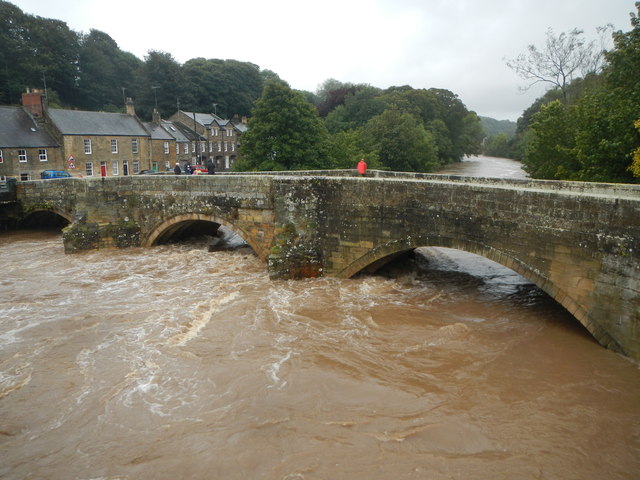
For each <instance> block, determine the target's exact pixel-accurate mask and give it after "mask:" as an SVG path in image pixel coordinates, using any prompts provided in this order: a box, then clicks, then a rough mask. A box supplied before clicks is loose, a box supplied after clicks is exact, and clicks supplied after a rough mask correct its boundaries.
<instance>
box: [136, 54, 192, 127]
mask: <svg viewBox="0 0 640 480" xmlns="http://www.w3.org/2000/svg"><path fill="white" fill-rule="evenodd" d="M184 85H185V80H184V75H183V71H182V68H181V66H180V64H179V63H178V62H177V61H176V60H174V58H173V56H172V55H171V54H170V53H167V52H158V51H154V50H152V51H150V52H149V53H148V55H147V56H146V57H145V62H144V65H143V66H142V68H141V69H140V76H139V77H138V81H137V92H138V95H137V97H136V98H135V101H136V113H137V114H138V115H139V116H140V117H142V118H147V119H151V117H152V115H151V112H152V111H153V109H154V108H155V105H156V103H157V105H158V110H159V111H160V112H161V113H162V114H163V116H168V115H170V114H171V113H172V112H175V111H176V100H177V99H179V98H181V97H182V98H184V96H186V92H185V91H184Z"/></svg>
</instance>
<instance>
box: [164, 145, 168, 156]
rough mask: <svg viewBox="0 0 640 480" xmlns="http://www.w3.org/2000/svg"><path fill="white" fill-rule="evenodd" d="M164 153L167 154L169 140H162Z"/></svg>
mask: <svg viewBox="0 0 640 480" xmlns="http://www.w3.org/2000/svg"><path fill="white" fill-rule="evenodd" d="M164 154H165V155H169V142H164Z"/></svg>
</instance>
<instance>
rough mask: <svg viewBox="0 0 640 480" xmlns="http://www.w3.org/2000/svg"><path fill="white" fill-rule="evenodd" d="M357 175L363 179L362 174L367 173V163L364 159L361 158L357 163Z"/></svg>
mask: <svg viewBox="0 0 640 480" xmlns="http://www.w3.org/2000/svg"><path fill="white" fill-rule="evenodd" d="M358 173H360V175H362V176H363V177H364V174H365V173H367V162H365V161H364V158H361V159H360V161H359V162H358Z"/></svg>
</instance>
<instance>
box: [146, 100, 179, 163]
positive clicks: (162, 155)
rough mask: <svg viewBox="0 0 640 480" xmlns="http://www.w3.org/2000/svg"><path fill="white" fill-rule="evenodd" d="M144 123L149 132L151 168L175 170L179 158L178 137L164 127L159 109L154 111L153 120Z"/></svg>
mask: <svg viewBox="0 0 640 480" xmlns="http://www.w3.org/2000/svg"><path fill="white" fill-rule="evenodd" d="M142 125H143V126H144V128H145V129H146V130H147V132H149V136H150V137H149V154H150V158H151V170H152V171H154V172H166V171H171V170H173V166H174V165H175V163H176V158H177V153H178V152H177V148H176V145H177V142H176V139H175V138H174V137H173V136H172V135H171V134H170V133H169V131H167V130H166V129H165V128H164V125H163V122H162V120H161V119H160V114H159V113H158V112H157V111H154V112H153V120H152V121H151V122H143V123H142Z"/></svg>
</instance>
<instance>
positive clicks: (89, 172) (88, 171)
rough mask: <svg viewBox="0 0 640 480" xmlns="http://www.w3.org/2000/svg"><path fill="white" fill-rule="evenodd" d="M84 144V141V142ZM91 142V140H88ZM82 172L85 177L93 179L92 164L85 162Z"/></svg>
mask: <svg viewBox="0 0 640 480" xmlns="http://www.w3.org/2000/svg"><path fill="white" fill-rule="evenodd" d="M85 142H86V140H85ZM89 142H91V140H89ZM84 170H85V173H86V175H87V177H93V162H87V163H85V164H84Z"/></svg>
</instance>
